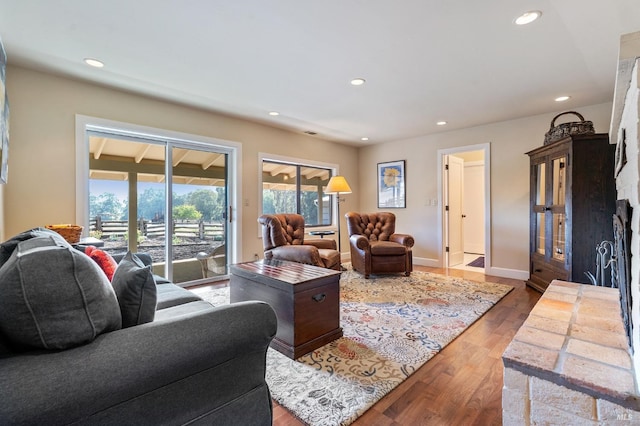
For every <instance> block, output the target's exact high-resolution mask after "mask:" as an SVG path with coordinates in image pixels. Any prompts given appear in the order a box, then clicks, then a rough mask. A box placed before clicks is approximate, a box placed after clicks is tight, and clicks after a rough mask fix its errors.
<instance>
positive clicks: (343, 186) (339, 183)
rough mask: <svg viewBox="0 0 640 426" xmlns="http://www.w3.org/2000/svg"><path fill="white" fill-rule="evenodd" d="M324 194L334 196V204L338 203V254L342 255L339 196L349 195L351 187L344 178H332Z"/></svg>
mask: <svg viewBox="0 0 640 426" xmlns="http://www.w3.org/2000/svg"><path fill="white" fill-rule="evenodd" d="M324 193H325V194H336V202H337V203H338V251H339V252H340V254H342V249H341V245H340V240H341V238H340V221H341V218H340V194H351V187H350V186H349V184H348V183H347V180H346V179H345V178H344V176H333V177H332V178H331V179H329V183H328V184H327V187H326V189H325V190H324Z"/></svg>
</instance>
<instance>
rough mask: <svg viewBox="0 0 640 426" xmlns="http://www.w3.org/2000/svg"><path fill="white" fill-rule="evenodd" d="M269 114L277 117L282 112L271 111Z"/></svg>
mask: <svg viewBox="0 0 640 426" xmlns="http://www.w3.org/2000/svg"><path fill="white" fill-rule="evenodd" d="M269 115H273V116H274V117H275V116H276V115H280V113H279V112H278V111H271V112H270V113H269Z"/></svg>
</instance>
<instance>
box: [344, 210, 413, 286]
mask: <svg viewBox="0 0 640 426" xmlns="http://www.w3.org/2000/svg"><path fill="white" fill-rule="evenodd" d="M345 217H346V218H347V228H348V230H349V246H350V249H351V265H352V266H353V269H355V270H356V271H358V272H360V273H361V274H363V275H364V277H365V278H369V275H370V274H376V273H390V272H404V274H405V275H406V276H407V277H408V276H409V275H410V274H411V271H412V270H413V254H412V252H411V247H413V244H414V240H413V237H412V236H411V235H407V234H396V233H395V230H396V215H394V214H393V213H389V212H377V213H356V212H349V213H347V214H346V215H345Z"/></svg>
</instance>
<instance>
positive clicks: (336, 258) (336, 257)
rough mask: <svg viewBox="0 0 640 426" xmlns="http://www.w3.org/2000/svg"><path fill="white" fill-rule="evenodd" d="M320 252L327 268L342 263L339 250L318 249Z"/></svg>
mask: <svg viewBox="0 0 640 426" xmlns="http://www.w3.org/2000/svg"><path fill="white" fill-rule="evenodd" d="M318 253H319V254H320V259H322V262H323V263H324V267H325V268H329V269H333V267H334V266H336V265H339V264H340V253H339V252H338V251H337V250H332V249H318Z"/></svg>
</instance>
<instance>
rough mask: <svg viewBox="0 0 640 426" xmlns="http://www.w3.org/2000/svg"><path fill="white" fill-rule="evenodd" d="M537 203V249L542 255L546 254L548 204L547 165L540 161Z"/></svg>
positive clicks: (537, 179)
mask: <svg viewBox="0 0 640 426" xmlns="http://www.w3.org/2000/svg"><path fill="white" fill-rule="evenodd" d="M534 167H535V170H534V173H535V177H536V178H535V179H536V180H535V182H536V186H535V191H536V192H535V205H534V206H533V211H534V212H535V227H536V230H535V251H536V252H537V253H539V254H541V255H542V256H544V254H545V245H546V238H545V233H546V229H545V205H546V204H547V195H546V194H547V190H546V189H547V188H546V186H547V179H546V177H547V167H546V164H545V163H539V164H536V165H535V166H534Z"/></svg>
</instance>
